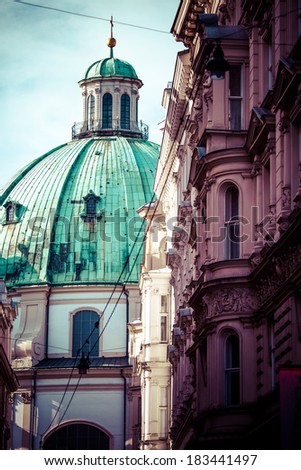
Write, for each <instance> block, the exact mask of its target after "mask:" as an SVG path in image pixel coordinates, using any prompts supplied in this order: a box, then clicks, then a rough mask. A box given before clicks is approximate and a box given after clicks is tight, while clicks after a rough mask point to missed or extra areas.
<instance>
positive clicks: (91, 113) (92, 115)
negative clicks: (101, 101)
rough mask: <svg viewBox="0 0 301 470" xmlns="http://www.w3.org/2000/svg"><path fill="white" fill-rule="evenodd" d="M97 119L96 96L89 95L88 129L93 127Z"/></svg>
mask: <svg viewBox="0 0 301 470" xmlns="http://www.w3.org/2000/svg"><path fill="white" fill-rule="evenodd" d="M94 119H95V96H94V95H89V96H88V129H90V130H91V129H93V127H94Z"/></svg>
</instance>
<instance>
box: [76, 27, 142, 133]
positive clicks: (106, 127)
mask: <svg viewBox="0 0 301 470" xmlns="http://www.w3.org/2000/svg"><path fill="white" fill-rule="evenodd" d="M112 29H113V21H112V19H111V37H110V38H109V39H108V41H107V45H108V47H109V48H110V57H107V58H105V59H100V60H98V61H96V62H94V63H93V64H92V65H90V67H88V69H87V71H86V73H85V76H84V78H83V79H82V80H80V81H79V85H80V87H81V89H82V97H83V119H82V121H81V122H79V123H75V124H74V126H73V128H72V139H77V138H79V139H80V138H84V137H88V136H95V135H96V136H116V135H117V136H123V137H133V138H138V139H144V140H147V139H148V126H147V125H146V124H144V123H142V122H141V121H139V119H138V100H139V89H140V88H141V87H142V86H143V83H142V81H141V80H140V78H138V75H137V73H136V71H135V69H134V67H133V66H132V65H131V64H129V63H128V62H126V61H124V60H120V59H116V58H115V57H114V54H113V48H114V47H115V45H116V39H115V38H113V35H112Z"/></svg>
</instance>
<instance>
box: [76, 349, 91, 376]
mask: <svg viewBox="0 0 301 470" xmlns="http://www.w3.org/2000/svg"><path fill="white" fill-rule="evenodd" d="M89 364H90V361H89V358H88V357H85V355H84V353H83V352H82V357H81V358H80V361H79V363H78V365H77V368H78V373H79V374H80V375H86V374H87V370H88V369H89Z"/></svg>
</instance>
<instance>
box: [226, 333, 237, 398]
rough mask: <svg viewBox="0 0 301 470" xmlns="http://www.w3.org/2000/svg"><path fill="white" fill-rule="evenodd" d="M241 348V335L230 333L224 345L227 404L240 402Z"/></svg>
mask: <svg viewBox="0 0 301 470" xmlns="http://www.w3.org/2000/svg"><path fill="white" fill-rule="evenodd" d="M239 350H240V348H239V337H238V336H237V334H235V333H231V334H229V335H228V336H227V337H226V339H225V346H224V370H225V394H226V405H227V406H234V405H239V403H240V357H239V356H240V351H239Z"/></svg>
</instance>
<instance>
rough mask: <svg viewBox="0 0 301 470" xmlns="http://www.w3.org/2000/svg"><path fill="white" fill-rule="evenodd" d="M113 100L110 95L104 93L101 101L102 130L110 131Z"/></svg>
mask: <svg viewBox="0 0 301 470" xmlns="http://www.w3.org/2000/svg"><path fill="white" fill-rule="evenodd" d="M112 115H113V99H112V95H111V93H105V94H104V95H103V99H102V128H103V129H112Z"/></svg>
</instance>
